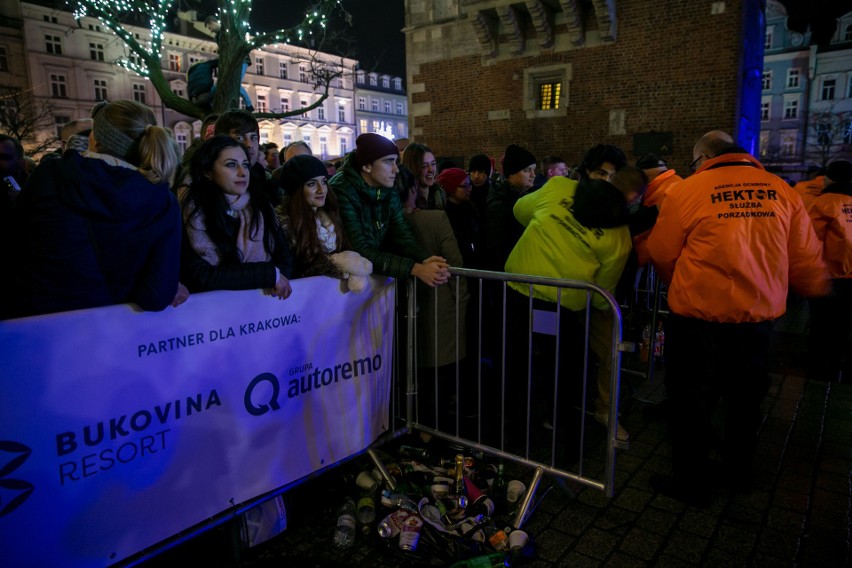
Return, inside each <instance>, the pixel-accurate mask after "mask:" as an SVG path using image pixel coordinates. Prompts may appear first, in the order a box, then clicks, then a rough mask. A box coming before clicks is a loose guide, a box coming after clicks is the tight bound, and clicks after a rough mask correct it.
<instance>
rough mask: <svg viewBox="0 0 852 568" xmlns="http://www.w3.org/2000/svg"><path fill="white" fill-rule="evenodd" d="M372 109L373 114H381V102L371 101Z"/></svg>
mask: <svg viewBox="0 0 852 568" xmlns="http://www.w3.org/2000/svg"><path fill="white" fill-rule="evenodd" d="M370 108H371V109H372V111H373V112H379V100H378V99H373V100H372V101H370Z"/></svg>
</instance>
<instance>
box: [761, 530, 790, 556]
mask: <svg viewBox="0 0 852 568" xmlns="http://www.w3.org/2000/svg"><path fill="white" fill-rule="evenodd" d="M798 549H799V537H798V535H796V536H792V535H790V534H789V533H785V532H781V531H777V530H775V529H771V528H765V529H763V530H762V531H761V532H760V534H759V535H758V536H757V543H756V545H755V551H756V552H757V553H760V554H762V555H765V556H767V557H780V558H787V559H792V558H795V556H796V551H797V550H798Z"/></svg>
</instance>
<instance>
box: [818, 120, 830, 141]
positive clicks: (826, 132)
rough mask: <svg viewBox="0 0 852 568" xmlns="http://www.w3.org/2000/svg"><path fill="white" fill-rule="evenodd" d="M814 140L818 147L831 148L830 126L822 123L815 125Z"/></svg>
mask: <svg viewBox="0 0 852 568" xmlns="http://www.w3.org/2000/svg"><path fill="white" fill-rule="evenodd" d="M816 139H817V144H818V145H820V146H831V145H832V140H831V126H829V125H828V124H825V123H822V122H821V123H818V124H817V125H816Z"/></svg>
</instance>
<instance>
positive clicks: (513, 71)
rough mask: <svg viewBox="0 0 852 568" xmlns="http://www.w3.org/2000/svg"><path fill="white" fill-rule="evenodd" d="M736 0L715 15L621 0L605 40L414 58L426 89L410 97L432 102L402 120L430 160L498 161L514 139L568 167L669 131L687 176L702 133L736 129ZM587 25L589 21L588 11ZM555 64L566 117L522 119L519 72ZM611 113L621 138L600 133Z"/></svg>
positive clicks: (706, 8) (671, 3) (672, 1)
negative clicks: (533, 52)
mask: <svg viewBox="0 0 852 568" xmlns="http://www.w3.org/2000/svg"><path fill="white" fill-rule="evenodd" d="M741 1H742V0H735V1H726V2H725V6H726V9H725V12H724V13H723V14H721V15H714V16H711V15H710V5H711V2H705V1H697V2H683V1H678V0H666V1H661V0H631V1H629V2H625V1H621V2H617V14H618V39H617V41H616V42H615V43H614V44H606V45H601V46H598V47H586V48H581V49H576V50H573V51H568V52H560V53H551V54H543V55H540V56H537V57H520V58H517V59H514V60H510V61H500V62H498V63H497V64H496V65H490V66H484V65H483V64H482V62H481V58H480V56H479V55H478V54H476V55H471V56H470V57H459V58H455V59H449V60H444V61H440V62H436V63H427V64H421V66H420V69H419V73H418V74H415V75H414V76H413V82H414V83H423V84H424V85H425V91H424V92H420V93H414V94H413V95H412V102H413V103H419V102H427V101H428V102H431V114H430V115H429V116H418V117H412V118H411V125H410V126H411V127H412V128H420V129H422V134H421V135H418V136H416V137H413V138H412V139H416V141H419V142H423V143H426V144H428V145H430V146H431V147H432V149H433V150H434V151H435V154H436V155H437V156H438V157H441V156H464V157H465V158H468V157H470V156H471V155H473V154H476V153H479V152H484V153H487V154H489V155H491V156H493V157H495V158H496V159H498V160H499V158H500V156H501V155H502V153H503V150H504V149H505V147H506V145H508V144H510V143H515V144H520V145H522V146H524V147H526V148H528V149H529V150H530V151H532V152H533V153H534V154H535V155H536V157H537V158H539V160H540V159H541V158H542V157H544V156H545V155H547V154H555V155H560V156H562V157H563V158H565V160H566V161H568V162H569V165H570V164H576V163H578V162H579V161H580V158H581V157H582V155H583V153H584V152H585V150H586V149H588V148H589V147H591V146H593V145H595V144H597V143H601V142H603V143H609V144H615V145H617V146H619V147H621V148H622V149H623V150H624V151H625V153H626V154H627V156H628V158H629V159H631V161H632V160H633V159H635V157H637V156H635V155H634V152H633V147H632V146H633V134H634V133H640V132H649V131H657V132H672V133H673V136H674V148H673V154H672V155H670V156H667V159H668V160H669V162H670V165H671V166H673V167H675V168H676V169H678V170H680V171H681V172H683V173H686V171H687V169H688V164H689V163H690V162H691V161H692V146H693V144H694V142H695V140H696V139H697V138H698V137H699V136H700V135H701V134H703V133H704V132H706V131H708V130H712V129H716V128H719V129H722V130H725V131H727V132H730V133H731V134H735V132H734V130H735V128H736V124H737V114H738V112H737V101H738V95H737V89H738V76H739V71H738V67H739V63H738V62H739V58H740V51H741V49H742V42H741V39H740V33H741V32H740V30H741V28H742V22H741V20H742V17H741V11H742V8H741ZM586 25H587V27H588V26H594V25H595V23H594V21H593V20H592V18H591V16H588V17H587V18H586ZM528 32H529V33H528V39H527V42H528V45H534V44H535V41H536V40H535V37H534V32H533V31H532V30H531V29H529V30H528ZM471 33H473V31H472V30H471ZM554 63H571V65H572V76H573V79H572V80H571V81H570V83H569V85H568V115H567V116H565V117H556V118H547V119H543V118H537V119H527V118H526V116H525V113H524V111H523V109H522V98H523V71H524V69H525V68H526V67H537V66H541V65H549V64H554ZM563 88H564V87H563ZM499 109H509V110H510V111H511V118H510V119H508V120H488V111H490V110H499ZM613 109H624V110H625V111H626V127H627V128H626V130H627V134H626V135H619V136H610V135H609V112H610V110H613ZM465 165H466V163H465Z"/></svg>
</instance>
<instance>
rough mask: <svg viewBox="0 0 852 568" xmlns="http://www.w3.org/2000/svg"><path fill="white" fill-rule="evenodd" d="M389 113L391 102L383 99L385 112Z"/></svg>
mask: <svg viewBox="0 0 852 568" xmlns="http://www.w3.org/2000/svg"><path fill="white" fill-rule="evenodd" d="M390 113H391V102H390V101H385V114H390Z"/></svg>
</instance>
